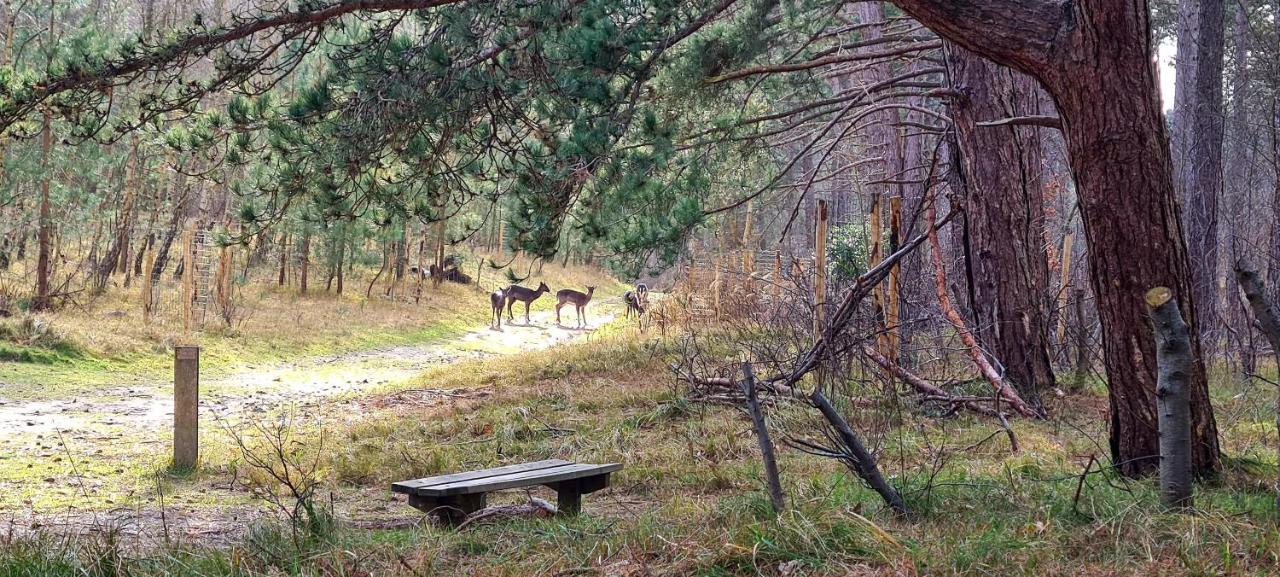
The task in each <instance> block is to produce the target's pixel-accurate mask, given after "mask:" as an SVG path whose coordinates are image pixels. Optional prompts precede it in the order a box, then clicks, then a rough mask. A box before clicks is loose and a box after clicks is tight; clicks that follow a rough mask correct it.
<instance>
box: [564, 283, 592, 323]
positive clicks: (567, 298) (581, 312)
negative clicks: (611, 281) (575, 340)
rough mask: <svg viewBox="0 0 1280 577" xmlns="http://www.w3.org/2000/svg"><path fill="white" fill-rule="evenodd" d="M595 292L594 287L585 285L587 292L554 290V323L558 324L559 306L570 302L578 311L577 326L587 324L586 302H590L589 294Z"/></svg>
mask: <svg viewBox="0 0 1280 577" xmlns="http://www.w3.org/2000/svg"><path fill="white" fill-rule="evenodd" d="M595 292H596V287H593V286H589V287H587V292H586V293H585V294H584V293H580V292H578V291H576V290H573V289H561V290H560V291H558V292H556V324H557V325H558V324H560V307H563V306H564V305H566V304H572V305H573V306H574V308H575V309H577V312H578V326H579V327H584V326H586V324H587V310H586V309H587V303H589V302H591V296H592V295H594V294H595Z"/></svg>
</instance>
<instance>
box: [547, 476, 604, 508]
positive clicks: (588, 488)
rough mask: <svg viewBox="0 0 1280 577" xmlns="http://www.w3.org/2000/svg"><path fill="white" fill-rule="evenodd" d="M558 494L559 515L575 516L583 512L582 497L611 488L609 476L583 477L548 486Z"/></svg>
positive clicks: (557, 506)
mask: <svg viewBox="0 0 1280 577" xmlns="http://www.w3.org/2000/svg"><path fill="white" fill-rule="evenodd" d="M547 486H548V487H551V488H552V489H553V490H555V492H556V509H557V510H559V514H561V515H567V516H570V517H572V516H574V515H577V514H578V513H580V512H582V496H583V495H586V494H588V493H594V492H596V491H599V490H600V489H603V488H605V487H608V486H609V474H608V473H605V474H603V475H596V476H594V477H583V478H581V479H574V480H572V481H561V482H559V483H552V484H550V485H547Z"/></svg>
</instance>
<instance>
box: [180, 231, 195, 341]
mask: <svg viewBox="0 0 1280 577" xmlns="http://www.w3.org/2000/svg"><path fill="white" fill-rule="evenodd" d="M194 244H195V230H194V228H193V227H191V226H187V228H186V230H184V231H182V334H183V335H184V336H190V335H191V325H192V324H194V322H195V315H194V314H193V311H192V310H191V303H192V301H193V300H195V289H196V258H195V247H194Z"/></svg>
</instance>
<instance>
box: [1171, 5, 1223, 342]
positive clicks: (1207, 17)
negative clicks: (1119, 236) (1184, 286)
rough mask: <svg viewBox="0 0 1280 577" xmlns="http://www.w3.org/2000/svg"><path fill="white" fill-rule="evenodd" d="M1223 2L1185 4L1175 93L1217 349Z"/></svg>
mask: <svg viewBox="0 0 1280 577" xmlns="http://www.w3.org/2000/svg"><path fill="white" fill-rule="evenodd" d="M1224 14H1225V10H1224V7H1223V0H1181V2H1180V3H1179V5H1178V55H1177V63H1176V65H1177V68H1176V81H1175V82H1176V86H1175V92H1174V117H1173V135H1172V139H1171V142H1170V144H1171V145H1172V150H1173V168H1174V179H1173V181H1174V187H1175V188H1176V189H1177V190H1178V193H1179V195H1178V196H1179V198H1181V199H1182V203H1183V213H1182V216H1183V223H1184V226H1185V228H1186V239H1187V253H1188V256H1189V257H1190V259H1191V289H1192V296H1193V297H1194V298H1195V303H1196V313H1197V317H1198V318H1197V320H1198V322H1199V328H1200V331H1199V335H1200V339H1201V341H1202V346H1208V348H1209V349H1210V350H1213V349H1214V348H1215V343H1214V340H1215V339H1213V338H1211V337H1210V334H1211V331H1213V329H1214V328H1215V327H1216V326H1217V322H1218V321H1217V318H1218V306H1217V303H1218V299H1217V290H1216V288H1215V287H1216V285H1217V282H1216V281H1217V278H1218V277H1219V275H1218V272H1217V271H1218V198H1219V197H1220V196H1221V194H1222V135H1223V121H1222V119H1223V109H1222V68H1223V61H1222V57H1223V45H1224V42H1225V35H1224V34H1225V30H1224V22H1223V18H1224Z"/></svg>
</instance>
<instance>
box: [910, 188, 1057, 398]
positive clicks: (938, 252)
mask: <svg viewBox="0 0 1280 577" xmlns="http://www.w3.org/2000/svg"><path fill="white" fill-rule="evenodd" d="M936 199H937V193H936V192H935V193H934V194H933V197H932V198H927V199H925V202H924V204H925V209H924V210H925V218H927V219H929V221H930V222H932V221H933V219H934V218H935V216H934V215H935V214H936V209H935V208H934V203H935V201H936ZM928 236H929V246H930V248H931V249H933V250H931V251H930V252H931V253H932V254H931V255H930V256H931V257H932V260H933V275H934V291H935V292H936V293H937V295H938V304H939V305H940V306H941V307H942V312H943V314H945V315H946V317H947V320H948V321H950V322H951V324H952V326H954V327H955V329H956V333H957V334H959V336H960V340H961V341H962V342H963V343H964V345H965V348H966V349H968V352H969V358H971V359H972V360H973V364H974V365H976V366H977V367H978V371H979V372H981V373H982V376H984V377H986V379H987V381H989V382H990V383H991V387H992V388H993V389H995V393H996V395H997V396H999V397H1000V398H1002V399H1004V400H1006V401H1008V402H1009V405H1010V406H1011V407H1013V410H1015V411H1017V412H1018V414H1020V415H1022V416H1024V417H1039V416H1040V412H1039V411H1037V410H1035V409H1033V408H1032V407H1031V406H1030V405H1028V404H1027V403H1026V401H1023V400H1022V397H1020V396H1018V393H1016V392H1014V390H1013V389H1012V388H1011V387H1009V385H1008V383H1005V382H1004V377H1002V376H1001V375H1000V373H999V372H998V371H996V368H995V367H993V366H991V362H990V361H988V360H987V357H986V355H985V354H984V353H983V352H982V347H981V346H979V345H978V339H977V338H975V337H974V336H973V333H972V332H971V331H970V330H969V327H968V325H966V324H965V322H964V317H962V316H960V313H959V311H957V310H956V307H955V305H954V304H953V303H952V302H951V293H950V291H949V290H948V289H947V271H946V267H945V266H944V265H943V263H942V242H941V241H939V240H938V229H937V227H931V228H930V229H929V231H928Z"/></svg>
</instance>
